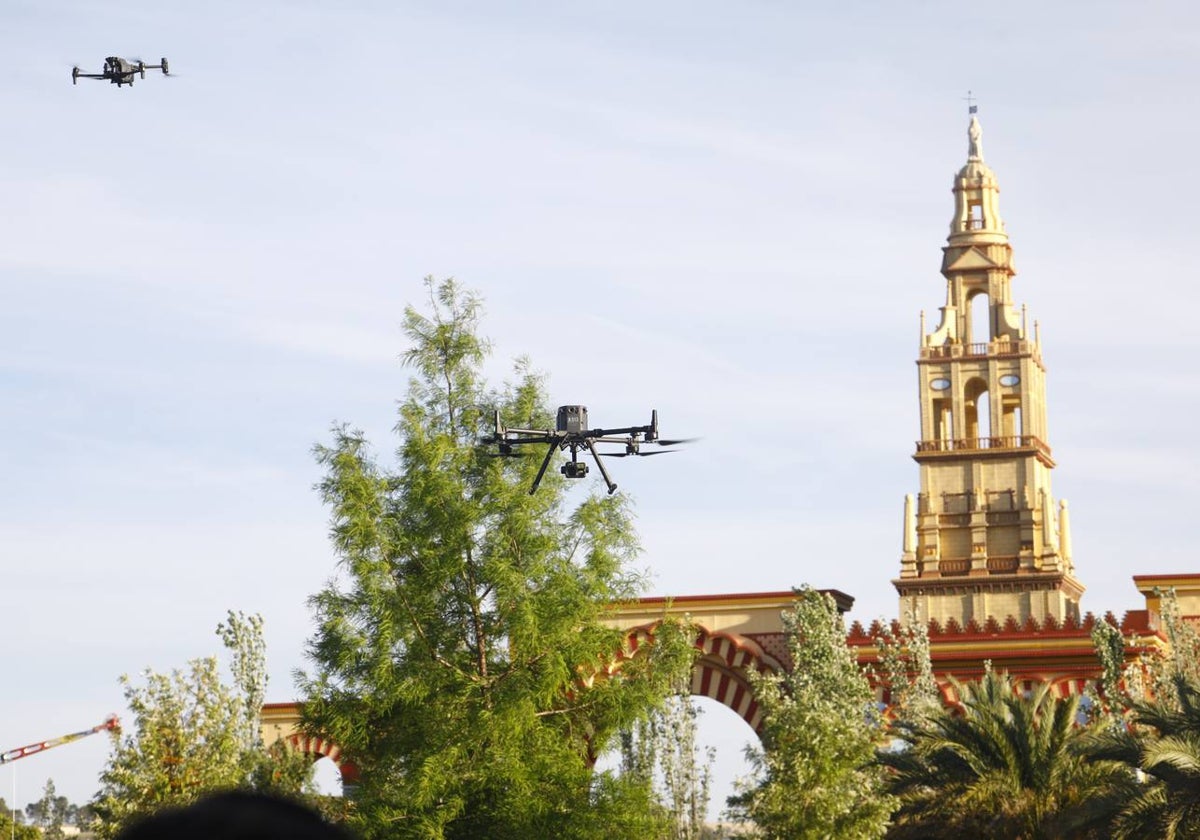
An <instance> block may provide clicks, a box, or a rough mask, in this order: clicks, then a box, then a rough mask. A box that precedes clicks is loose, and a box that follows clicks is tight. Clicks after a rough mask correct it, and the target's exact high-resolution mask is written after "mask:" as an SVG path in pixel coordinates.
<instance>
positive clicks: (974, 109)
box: [963, 91, 979, 114]
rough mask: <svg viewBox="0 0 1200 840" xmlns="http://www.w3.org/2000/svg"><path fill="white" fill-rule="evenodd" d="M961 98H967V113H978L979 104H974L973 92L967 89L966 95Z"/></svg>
mask: <svg viewBox="0 0 1200 840" xmlns="http://www.w3.org/2000/svg"><path fill="white" fill-rule="evenodd" d="M963 99H965V100H967V113H968V114H974V113H978V111H979V106H978V105H976V104H975V94H973V93H971V91H967V95H966V96H964V97H963Z"/></svg>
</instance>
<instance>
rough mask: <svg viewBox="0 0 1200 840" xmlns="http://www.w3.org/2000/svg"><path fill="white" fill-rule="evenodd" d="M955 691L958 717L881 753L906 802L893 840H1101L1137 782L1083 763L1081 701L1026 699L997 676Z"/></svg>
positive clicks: (1113, 769) (911, 729)
mask: <svg viewBox="0 0 1200 840" xmlns="http://www.w3.org/2000/svg"><path fill="white" fill-rule="evenodd" d="M953 685H954V688H955V690H956V692H957V693H958V695H959V698H960V702H961V704H962V708H961V710H954V709H942V710H941V711H939V712H938V713H937V714H934V715H931V716H928V717H926V718H925V719H923V720H917V721H914V722H911V723H907V724H904V725H901V726H899V727H897V728H896V729H895V730H894V731H895V732H896V733H897V734H898V735H899V737H900V738H901V739H902V741H903V747H902V748H899V749H896V748H893V749H888V750H883V751H880V753H879V761H880V763H881V764H882V765H883V766H884V767H886V768H887V769H888V770H889V778H888V787H889V789H890V791H891V792H892V793H893V794H894V795H895V796H896V797H897V798H898V799H899V802H900V807H899V809H898V810H897V812H896V814H895V815H894V825H893V827H892V829H891V830H890V831H889V832H888V837H889V838H896V839H897V840H902V839H904V840H907V838H929V839H930V840H936V838H947V840H949V838H961V837H970V836H977V837H1004V838H1011V840H1051V838H1054V840H1064V838H1084V837H1102V836H1105V835H1104V834H1103V830H1104V829H1103V827H1104V826H1105V825H1107V821H1108V820H1109V819H1110V818H1111V816H1112V814H1113V813H1114V810H1115V809H1116V807H1117V806H1118V805H1119V803H1120V801H1121V799H1122V797H1123V796H1124V795H1125V793H1126V789H1127V786H1128V785H1129V783H1130V782H1131V776H1130V774H1129V773H1128V772H1127V771H1126V770H1125V769H1124V768H1123V767H1121V766H1120V765H1119V764H1118V763H1116V762H1112V761H1096V762H1090V761H1087V760H1085V759H1084V758H1083V757H1081V755H1080V754H1079V752H1078V749H1077V747H1078V745H1079V743H1080V739H1081V738H1082V736H1083V730H1082V729H1081V728H1080V726H1079V725H1078V724H1077V720H1078V718H1079V716H1080V715H1079V698H1078V697H1065V698H1061V699H1056V698H1055V697H1053V696H1052V695H1051V694H1050V686H1049V684H1043V685H1041V686H1039V687H1038V688H1037V689H1036V690H1035V691H1033V692H1032V694H1030V695H1028V696H1027V695H1025V694H1023V693H1020V692H1018V691H1016V690H1015V689H1014V688H1013V685H1012V683H1011V682H1010V680H1009V679H1008V677H1007V676H1006V675H1004V674H996V673H993V672H991V671H989V672H988V673H987V674H985V676H984V677H983V679H982V680H980V681H979V682H976V683H966V684H964V683H959V682H957V681H955V682H953Z"/></svg>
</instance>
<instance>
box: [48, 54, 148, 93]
mask: <svg viewBox="0 0 1200 840" xmlns="http://www.w3.org/2000/svg"><path fill="white" fill-rule="evenodd" d="M147 70H161V71H163V75H164V76H167V75H170V73H169V72H168V70H167V60H166V59H165V58H164V59H162V60H160V61H159V63H158V64H147V63H146V62H144V61H142V60H140V59H137V60H130V59H125V58H118V57H117V56H115V55H110V56H109V57H108V58H106V59H104V71H103V72H101V73H81V72H80V70H79V68H78V67H72V68H71V84H73V85H77V84H79V80H80V79H102V80H106V81H109V82H112V83H113V84H114V85H116V86H117V87H121V86H122V85H130V86H132V85H133V79H134V77H135V76H141V77H142V78H143V79H144V78H146V71H147Z"/></svg>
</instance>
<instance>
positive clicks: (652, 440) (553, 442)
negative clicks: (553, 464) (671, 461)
mask: <svg viewBox="0 0 1200 840" xmlns="http://www.w3.org/2000/svg"><path fill="white" fill-rule="evenodd" d="M495 422H496V431H495V433H494V434H493V435H492V436H491V437H489V438H487V439H486V440H485V441H484V442H485V443H494V444H496V446H497V448H498V454H499V455H501V456H504V457H517V456H519V455H520V453H518V452H517V451H515V447H518V446H522V445H524V444H530V443H533V444H537V443H540V444H544V445H545V446H546V447H547V448H546V457H545V458H543V459H542V465H541V467H540V468H539V469H538V472H537V477H536V478H534V480H533V485H532V486H531V487H530V488H529V493H530V495H532V494H533V493H536V492H537V489H538V485H539V484H541V483H542V478H543V476H545V474H546V468H547V467H548V466H550V459H551V458H553V457H554V453H555V451H557V450H570V453H571V457H570V460H568V461H567V462H566V463H564V464H563V465H562V467H561V468H560V469H559V472H561V473H562V474H563V475H564V476H566V477H567V478H584V477H586V476H587V474H588V465H587V463H586V462H584V461H580V460H579V453H580V451H582V450H586V451H587V452H589V453H591V455H592V458H593V460H595V462H596V466H597V467H598V468H599V470H600V475H601V476H603V477H604V484H605V485H606V486H607V487H608V492H609V494H610V495H611V494H612V493H614V492H616V489H617V485H616V482H614V481H613V480H612V477H611V476H610V475H609V474H608V470H606V469H605V468H604V462H603V461H601V460H600V458H601V456H603V457H607V458H627V457H629V456H641V455H662V454H664V453H666V452H674V451H676V450H673V449H653V450H650V451H649V452H643V451H641V448H642V446H643V445H645V444H652V445H654V446H676V445H678V444H681V443H687V442H688V441H689V440H691V438H688V439H680V440H661V439H660V438H659V436H658V411H657V410H655V411H651V412H650V423H649V425H646V426H623V427H621V428H618V429H589V428H588V410H587V406H584V405H560V406H559V407H558V416H557V418H556V421H555V428H554V429H545V430H539V429H509V428H507V427H505V426H504V424H503V423H502V422H501V421H500V412H498V411H497V412H496V413H495ZM598 443H599V444H606V443H607V444H618V445H621V446H622V447H623V451H617V452H601V451H599V450H597V449H596V444H598Z"/></svg>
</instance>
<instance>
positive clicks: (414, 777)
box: [300, 278, 691, 838]
mask: <svg viewBox="0 0 1200 840" xmlns="http://www.w3.org/2000/svg"><path fill="white" fill-rule="evenodd" d="M426 285H427V288H428V290H429V293H430V311H429V314H427V315H426V314H422V313H420V312H418V311H417V310H416V309H414V308H412V307H409V308H408V309H406V311H405V316H404V331H405V333H406V335H407V336H408V338H409V339H410V340H411V342H412V346H411V349H409V350H408V351H407V353H405V355H404V361H405V363H406V364H407V365H409V366H410V367H411V368H412V369H413V371H414V374H415V375H414V376H413V378H412V379H411V380H410V382H409V388H408V394H407V397H406V398H405V399H404V400H403V402H402V404H401V406H400V418H399V422H398V424H397V427H396V431H397V434H398V436H399V445H398V451H397V456H398V461H399V463H398V465H397V466H396V467H395V468H387V467H384V466H381V465H380V464H378V463H377V462H376V461H375V459H374V458H373V457H372V456H371V454H370V453H369V451H368V446H367V442H366V440H365V439H364V438H363V436H362V434H361V433H358V432H354V431H350V430H348V429H347V428H345V427H340V428H337V429H336V430H335V440H334V442H333V443H332V445H330V446H322V447H318V448H317V457H318V460H319V461H320V463H321V464H322V465H323V466H324V467H325V469H326V474H325V478H324V480H323V481H322V482H321V484H320V490H321V493H322V496H323V498H324V500H325V502H326V504H328V505H329V507H330V509H331V512H332V541H333V544H334V546H335V548H336V550H337V552H338V553H339V555H340V558H341V559H340V564H339V570H340V579H337V580H335V581H333V582H332V583H331V584H330V585H328V586H327V587H326V588H325V589H324V590H323V591H321V592H320V593H318V594H317V595H315V596H314V597H313V598H312V599H311V604H312V607H313V609H314V612H315V617H316V623H317V629H316V632H315V635H314V636H313V637H312V638H311V640H310V643H309V649H308V651H309V656H310V659H311V661H312V663H313V666H314V673H313V674H311V675H300V681H301V686H302V692H303V694H304V696H305V702H304V710H305V717H306V725H307V727H308V728H309V729H310V730H311V731H312V732H314V733H320V734H322V735H323V736H324V737H328V738H331V739H333V740H334V741H335V742H336V743H337V744H339V746H341V747H342V749H343V750H344V752H345V753H346V755H347V756H349V757H350V758H351V760H353V761H354V763H355V764H356V765H357V766H358V768H359V770H360V774H361V782H360V784H359V787H358V789H357V791H356V798H355V802H354V811H353V817H352V822H353V823H354V825H355V827H356V828H357V829H358V830H359V831H360V832H361V833H362V834H364V835H365V836H367V837H389V838H392V837H401V838H403V837H417V838H458V837H463V838H466V837H483V836H486V837H489V838H507V837H513V838H518V837H519V838H529V837H586V836H631V837H632V836H654V835H653V833H652V832H653V830H654V826H655V825H656V824H657V822H656V820H658V817H657V816H656V813H655V809H654V807H653V806H654V803H653V797H652V796H651V795H650V794H649V792H648V791H647V790H646V789H645V787H644V785H639V784H638V783H636V782H635V781H633V780H629V779H622V778H620V777H617V776H615V775H613V774H596V773H593V771H592V767H591V762H592V759H593V757H594V756H595V755H596V754H598V753H599V752H600V751H602V750H604V749H605V748H607V747H609V746H610V744H611V743H612V742H613V741H614V739H615V735H616V733H617V732H618V731H619V730H620V729H621V728H622V727H627V726H629V725H631V724H632V723H633V721H635V720H636V719H637V718H638V717H639V716H642V715H644V714H645V713H646V712H647V711H648V709H650V708H651V707H653V706H654V705H656V704H657V703H659V702H661V700H662V698H664V697H665V696H666V695H667V694H668V693H669V691H670V685H671V680H672V678H673V677H674V675H675V674H677V673H679V672H680V671H682V670H684V669H686V668H687V667H688V666H689V664H690V657H691V649H690V645H689V644H688V641H689V640H688V639H687V638H686V634H684V633H682V632H680V628H676V627H672V626H670V625H667V626H665V627H663V628H662V629H661V631H660V632H658V633H657V634H656V637H655V643H654V644H653V645H651V646H649V649H648V650H645V651H643V652H639V654H638V656H636V657H633V658H631V659H628V660H626V661H623V662H621V663H620V665H619V667H616V666H617V664H618V653H619V651H620V650H621V646H622V641H623V634H622V633H620V632H618V631H616V630H613V629H611V628H609V627H606V626H605V625H604V624H603V623H602V621H601V618H602V617H603V615H604V612H605V610H606V608H607V607H608V605H610V604H612V603H613V602H618V601H621V600H624V599H628V598H631V597H633V596H634V595H635V594H636V593H637V592H638V589H639V586H640V579H639V577H638V576H637V575H636V574H634V573H633V572H632V571H631V570H630V565H629V564H630V561H631V560H632V559H633V558H634V556H635V554H636V551H637V542H636V539H635V537H634V532H633V528H632V524H631V521H630V520H631V515H630V511H629V508H628V506H627V503H626V502H625V500H624V499H623V497H621V496H608V497H605V496H597V495H591V496H588V497H587V498H585V499H584V500H583V501H581V502H580V503H579V504H577V505H575V506H573V507H572V506H570V505H569V504H568V498H567V494H566V487H565V484H564V479H562V478H561V477H560V476H558V475H557V474H555V473H554V471H550V473H549V474H548V475H547V476H546V478H545V480H544V481H543V482H542V485H541V488H540V489H539V490H538V491H537V493H535V494H532V495H531V494H530V493H529V490H528V488H529V486H530V484H531V482H532V479H533V475H534V473H535V472H536V470H537V467H538V465H539V462H540V458H520V457H517V458H497V457H490V456H493V455H495V450H494V448H489V447H484V446H481V445H480V437H481V435H483V434H484V433H485V432H486V429H487V423H488V421H489V419H490V410H493V409H495V410H499V411H500V412H501V414H502V416H503V417H505V418H506V419H508V420H509V421H510V422H513V421H517V422H520V423H521V425H522V426H527V427H531V428H548V427H552V426H553V420H552V418H551V415H550V413H549V409H548V406H547V405H546V396H545V391H544V387H543V383H542V381H541V379H540V378H539V377H538V376H537V375H536V374H534V373H533V372H532V371H531V370H530V367H529V365H528V364H527V363H526V362H523V361H521V362H518V363H517V365H516V369H515V380H514V381H513V382H512V383H510V384H508V385H507V386H506V387H504V388H503V389H500V390H492V389H489V388H488V386H487V384H486V383H485V382H484V379H483V377H482V374H481V366H482V365H483V364H484V362H485V359H486V358H487V356H488V354H489V347H488V344H487V342H486V341H485V340H483V339H482V338H481V337H480V336H479V333H478V325H479V317H480V312H481V305H480V302H479V300H478V298H477V297H476V296H475V295H473V294H471V293H469V292H466V291H464V290H463V289H461V288H460V287H459V286H458V285H457V284H456V283H454V282H453V281H451V280H446V281H442V282H435V281H434V280H433V279H432V278H427V280H426ZM485 407H486V408H485ZM646 832H651V833H649V834H647V833H646Z"/></svg>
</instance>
